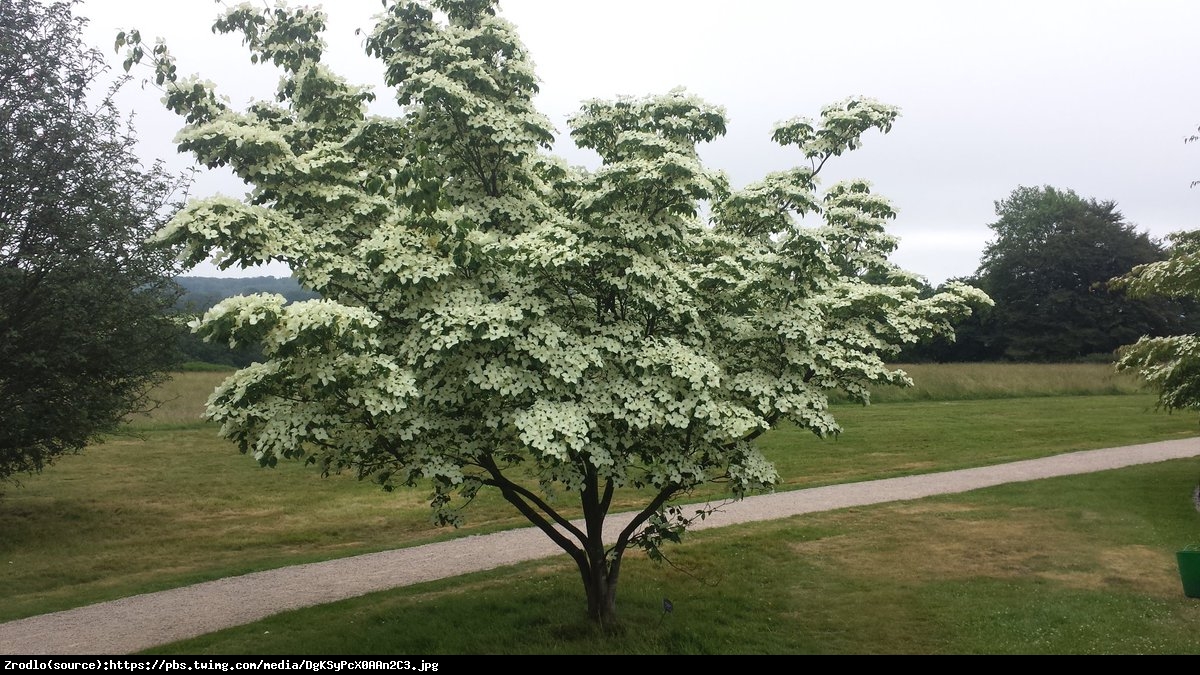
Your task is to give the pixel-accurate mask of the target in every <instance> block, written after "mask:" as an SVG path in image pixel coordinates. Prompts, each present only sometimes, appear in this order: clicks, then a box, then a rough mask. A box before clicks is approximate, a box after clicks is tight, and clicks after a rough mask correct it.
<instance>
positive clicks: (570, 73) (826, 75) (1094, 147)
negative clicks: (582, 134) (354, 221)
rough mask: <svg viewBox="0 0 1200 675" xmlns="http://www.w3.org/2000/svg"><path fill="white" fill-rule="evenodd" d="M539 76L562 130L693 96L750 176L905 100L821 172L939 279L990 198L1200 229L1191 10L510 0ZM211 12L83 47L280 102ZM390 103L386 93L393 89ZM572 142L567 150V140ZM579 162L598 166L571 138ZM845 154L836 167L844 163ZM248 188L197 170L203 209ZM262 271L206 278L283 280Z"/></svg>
mask: <svg viewBox="0 0 1200 675" xmlns="http://www.w3.org/2000/svg"><path fill="white" fill-rule="evenodd" d="M380 8H381V5H380V3H379V1H378V0H341V1H340V2H337V3H327V4H326V11H327V13H328V14H329V15H330V20H329V30H328V31H327V33H326V36H325V38H326V41H327V42H328V43H329V49H328V52H327V60H328V61H329V63H330V64H331V65H332V66H333V67H334V68H335V70H337V71H338V72H340V73H342V74H344V75H346V76H347V77H348V78H349V79H351V80H352V81H358V82H361V83H364V84H373V83H381V82H382V80H381V77H380V72H381V67H380V66H379V65H378V64H377V62H374V61H372V60H369V59H367V57H366V56H365V55H363V53H362V46H361V44H362V43H361V41H362V36H357V35H355V33H354V31H355V29H356V28H362V29H364V30H366V29H369V28H370V26H371V25H372V24H373V22H372V21H371V17H372V16H373V15H374V14H376V13H377V12H378V11H379V10H380ZM500 8H501V12H502V15H503V16H505V17H506V18H507V19H509V20H510V21H512V22H513V23H515V24H516V25H517V26H518V29H519V31H520V34H521V37H522V39H523V40H524V41H525V44H526V45H527V46H528V47H529V50H530V52H531V54H532V56H533V59H534V61H535V63H536V64H537V66H538V72H539V74H540V76H541V78H542V80H543V84H542V93H541V95H540V97H539V99H538V105H539V107H540V109H541V110H542V111H543V112H544V113H546V114H547V115H549V116H550V119H551V120H553V121H554V122H555V124H556V125H558V127H559V130H560V131H562V132H565V131H566V125H565V123H564V121H565V119H566V117H567V116H569V115H570V114H572V113H573V112H574V111H575V110H576V109H578V107H579V104H580V102H582V101H584V100H586V99H589V98H609V97H613V96H616V95H622V94H627V95H635V96H642V95H647V94H657V93H664V92H666V91H668V90H670V89H671V88H674V87H677V86H682V87H685V88H686V89H688V90H689V91H690V92H692V93H694V94H698V95H700V96H701V97H703V98H705V99H706V100H708V101H709V102H710V103H714V104H718V105H722V106H724V107H725V108H726V110H727V112H728V119H729V132H728V134H727V135H726V136H725V137H724V138H722V139H720V140H718V141H717V142H715V143H712V144H710V145H707V146H704V147H703V148H702V149H701V153H702V155H703V157H704V158H705V160H706V161H707V162H708V163H709V164H710V165H711V166H713V167H715V168H721V169H724V170H726V171H728V172H729V174H730V175H731V176H732V178H733V180H734V182H735V183H736V184H737V185H743V184H745V183H748V182H751V181H753V180H756V179H757V178H758V177H760V176H761V175H763V174H764V173H766V172H768V171H773V170H778V169H781V168H786V167H788V166H792V165H794V164H797V163H800V162H802V160H803V158H802V157H800V156H799V154H798V152H796V151H788V150H785V149H782V148H779V147H778V146H775V145H774V144H773V143H771V141H770V133H771V126H772V124H774V123H775V122H777V121H781V120H784V119H788V118H790V117H794V116H797V115H804V116H810V117H814V118H815V117H816V116H817V115H818V114H819V112H820V109H821V107H823V106H824V105H827V104H829V103H833V102H836V101H839V100H841V99H844V98H846V97H848V96H857V95H862V96H869V97H872V98H876V99H879V100H881V101H883V102H885V103H889V104H892V105H896V106H899V107H900V108H901V111H902V112H901V117H900V119H899V120H898V121H897V123H896V125H895V127H894V128H893V130H892V132H891V133H890V134H887V135H880V134H878V133H871V134H869V135H868V136H867V137H866V139H865V144H864V147H863V148H861V149H859V150H857V151H855V152H853V153H850V154H848V155H845V156H843V157H841V158H838V159H836V160H831V163H830V166H828V167H827V169H826V173H824V174H823V177H824V178H823V180H824V183H825V184H826V185H829V184H831V183H832V182H833V181H834V180H837V179H841V178H858V177H862V178H866V179H868V180H870V181H871V182H872V183H873V184H874V186H875V189H876V191H877V192H879V193H880V194H882V195H884V196H886V197H888V198H889V199H891V200H892V201H893V203H894V204H895V206H896V207H897V208H898V210H899V212H900V216H899V218H898V219H897V220H896V221H895V223H894V224H893V226H892V231H893V232H894V233H895V234H897V235H898V236H899V237H900V249H899V251H898V252H897V253H896V255H895V257H894V259H895V261H896V262H897V263H899V264H900V265H901V266H903V267H905V268H906V269H909V270H911V271H913V272H916V273H917V274H920V275H922V276H924V277H926V279H927V280H928V281H929V282H930V283H933V284H937V283H940V282H942V281H944V280H945V279H947V278H950V277H957V276H965V275H968V274H971V273H973V272H974V271H975V269H976V267H977V266H978V263H979V255H980V253H981V252H982V250H983V247H984V245H985V244H986V242H987V241H988V239H989V238H990V236H991V230H989V229H988V227H987V225H988V223H990V222H992V221H993V220H994V219H995V210H994V204H995V201H996V200H999V199H1002V198H1004V197H1006V196H1007V195H1008V194H1009V193H1010V192H1011V191H1012V190H1013V189H1014V188H1016V187H1017V186H1019V185H1028V186H1037V185H1052V186H1054V187H1057V188H1061V189H1072V190H1075V191H1076V192H1077V193H1079V194H1080V195H1081V196H1083V197H1085V198H1086V197H1094V198H1096V199H1100V200H1112V201H1115V202H1117V204H1118V208H1119V209H1120V210H1121V212H1122V213H1123V214H1124V215H1125V217H1126V219H1127V221H1128V222H1131V223H1133V224H1135V225H1136V226H1137V227H1138V228H1139V229H1140V230H1143V231H1147V232H1149V233H1150V234H1151V235H1152V236H1156V237H1159V236H1163V235H1166V234H1167V233H1169V232H1172V231H1175V230H1180V229H1192V228H1196V227H1200V218H1198V214H1200V187H1197V188H1196V189H1194V190H1193V189H1191V188H1189V184H1190V182H1191V181H1192V180H1194V179H1200V144H1196V145H1185V144H1184V142H1183V139H1184V137H1185V136H1187V135H1189V134H1190V133H1192V132H1193V131H1194V130H1195V129H1196V127H1197V126H1198V125H1200V88H1197V87H1195V86H1194V84H1191V82H1192V80H1191V78H1192V76H1194V71H1192V69H1193V68H1195V67H1196V64H1197V63H1200V59H1198V58H1197V57H1198V56H1200V39H1198V38H1197V35H1196V26H1197V25H1200V2H1195V0H1121V1H1116V0H973V1H970V2H963V1H952V0H892V1H885V0H838V1H836V2H833V1H829V0H826V1H825V2H811V1H809V0H501V2H500ZM220 11H222V7H221V6H220V5H219V4H215V3H214V2H213V0H170V1H167V0H84V2H83V3H82V4H81V5H80V6H79V8H78V9H77V15H78V16H81V17H85V18H87V19H88V20H89V25H88V27H87V30H86V31H85V39H87V40H88V41H89V43H91V44H92V45H93V46H96V47H99V48H100V49H101V50H102V51H104V52H105V53H106V54H110V55H111V58H112V63H113V64H114V67H115V68H116V69H117V70H118V71H119V63H120V57H119V56H118V55H117V54H116V53H114V52H113V49H112V44H113V38H114V37H115V35H116V33H117V31H119V30H122V29H128V28H138V29H140V30H141V31H142V35H143V38H144V39H145V40H147V41H150V42H152V41H153V39H154V38H155V37H163V38H165V39H166V40H167V43H168V45H169V46H170V47H171V50H172V52H173V53H175V55H176V57H177V59H178V61H177V66H178V68H179V70H180V72H181V74H192V73H195V74H198V75H200V76H201V77H203V78H205V79H209V80H212V81H213V82H215V83H217V85H218V92H219V93H223V94H225V95H227V96H229V97H230V98H231V99H232V100H233V101H234V102H235V103H237V104H244V103H245V102H246V101H248V100H249V99H251V98H269V97H271V96H272V95H273V93H274V89H275V85H276V83H277V81H278V73H277V72H275V71H273V70H272V69H271V68H269V67H266V66H253V65H251V64H250V62H249V58H248V55H247V53H246V52H245V50H244V49H243V48H242V47H241V46H240V43H239V41H238V39H237V38H236V37H233V36H219V35H213V34H212V32H211V30H210V27H211V24H212V20H213V19H214V18H215V17H216V16H217V14H218V13H219V12H220ZM378 91H379V93H380V98H381V99H383V100H384V102H385V103H384V105H386V102H387V101H388V100H389V99H390V97H389V96H388V95H387V92H386V91H385V90H384V89H383V87H382V84H379V90H378ZM121 100H122V105H123V106H125V107H126V108H127V110H130V111H135V113H136V115H137V120H138V129H139V131H138V133H139V138H140V139H141V141H142V145H143V147H144V149H145V153H146V154H147V157H148V158H164V159H168V160H169V161H171V162H172V164H173V165H175V166H179V167H182V166H187V165H188V163H187V160H186V159H185V158H179V157H177V156H176V155H175V151H174V145H173V144H172V143H171V138H172V137H173V136H174V133H175V132H176V131H177V130H178V129H179V127H180V126H181V122H180V120H179V119H178V118H175V117H174V116H173V115H171V114H169V113H166V112H165V111H163V110H162V108H161V105H160V104H159V103H158V92H157V91H155V90H153V89H152V88H150V89H146V90H141V89H140V88H139V87H138V86H137V85H136V84H135V85H133V86H131V87H129V88H128V90H127V91H126V92H125V94H124V96H123V98H122V99H121ZM567 144H568V145H569V141H568V142H567ZM558 151H559V152H560V153H561V154H563V155H564V156H566V157H567V158H568V159H569V160H570V161H572V162H573V163H585V162H590V158H589V157H588V156H587V155H585V154H582V153H580V152H578V151H576V150H574V148H571V147H564V144H562V143H560V147H559V148H558ZM835 162H836V163H835ZM214 192H223V193H226V194H232V195H235V196H240V195H241V194H242V192H243V189H242V187H241V185H240V183H238V182H237V181H234V180H233V179H231V178H230V177H229V176H228V174H214V175H209V176H205V177H203V178H202V179H201V180H200V181H199V183H198V184H197V187H196V190H195V191H194V193H193V194H194V195H195V196H206V195H208V194H211V193H214ZM286 273H287V270H286V269H281V268H267V269H255V270H249V271H242V272H236V273H235V272H224V273H221V272H217V271H216V270H215V268H212V267H211V266H207V265H206V266H201V267H198V268H196V269H195V270H194V271H193V272H192V274H201V275H216V274H224V275H234V274H238V275H245V274H286Z"/></svg>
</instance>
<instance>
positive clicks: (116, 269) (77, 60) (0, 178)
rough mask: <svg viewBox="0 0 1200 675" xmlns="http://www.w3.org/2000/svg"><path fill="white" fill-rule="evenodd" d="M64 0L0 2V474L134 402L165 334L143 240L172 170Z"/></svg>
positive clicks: (25, 468)
mask: <svg viewBox="0 0 1200 675" xmlns="http://www.w3.org/2000/svg"><path fill="white" fill-rule="evenodd" d="M73 5H74V3H69V2H57V3H43V2H38V1H37V0H5V1H4V2H2V3H0V363H2V364H3V367H2V368H0V416H2V418H0V419H2V421H3V424H0V480H4V479H10V480H14V479H15V476H18V475H20V474H23V473H32V472H37V471H40V470H41V469H42V468H43V467H45V466H46V465H47V464H48V463H50V462H52V461H53V459H54V458H55V457H57V456H59V455H62V454H64V453H71V452H76V451H78V450H80V449H82V448H83V447H84V446H85V445H87V444H88V443H90V442H92V441H94V440H96V439H97V438H99V437H100V436H102V435H103V434H105V433H107V432H110V431H112V430H114V429H115V428H117V427H118V426H119V425H120V423H121V421H122V419H123V418H124V417H125V416H126V415H127V414H128V413H129V412H131V411H133V410H135V409H139V408H140V407H142V406H144V405H145V404H146V403H147V400H148V399H147V394H148V391H149V388H150V387H151V385H153V384H154V383H156V382H157V381H158V380H159V379H160V377H161V376H162V373H163V371H164V370H165V369H166V368H168V367H169V366H170V365H171V364H173V363H174V354H175V352H174V345H175V340H176V336H177V335H178V332H179V329H178V327H177V326H175V325H174V324H173V323H172V322H171V320H170V319H169V317H168V316H167V312H166V310H167V309H168V308H169V307H170V306H171V303H172V302H173V300H174V298H175V292H176V291H175V288H174V286H173V284H172V283H171V280H170V279H171V276H173V274H174V272H175V271H176V265H175V261H174V254H173V252H172V251H170V250H168V249H165V248H149V247H147V245H146V244H145V241H146V239H147V238H148V237H149V236H150V235H151V234H153V233H154V232H156V231H157V230H158V229H160V228H161V227H162V225H163V223H164V222H166V216H167V215H168V212H169V210H170V209H169V206H170V202H171V201H172V199H173V196H174V197H175V198H178V197H180V196H181V195H180V194H179V193H178V192H177V190H179V189H180V188H182V187H183V182H182V181H181V180H180V179H179V178H177V177H176V178H173V177H171V176H169V175H168V174H166V173H165V172H164V171H162V170H161V168H160V167H158V166H155V167H151V168H143V167H142V166H141V164H140V162H139V160H138V156H137V154H136V152H135V148H134V145H135V139H134V138H133V136H132V135H131V133H130V132H129V130H128V128H127V126H126V124H125V120H124V119H123V118H122V117H121V116H120V115H119V114H118V112H117V110H116V108H115V106H114V105H113V103H112V99H111V95H112V93H113V92H114V91H115V86H116V83H112V84H110V85H109V86H108V88H103V87H102V85H103V82H102V79H101V78H102V75H103V73H104V70H105V69H104V66H103V63H104V61H103V57H102V55H100V53H99V52H96V51H95V50H92V49H88V48H86V47H85V46H84V45H83V43H82V41H81V39H80V28H81V25H82V22H81V20H80V19H78V18H76V17H74V16H73V15H72V8H73ZM97 88H99V91H96V89H97ZM93 95H95V96H93ZM93 98H99V102H98V103H96V102H93V101H92V99H93Z"/></svg>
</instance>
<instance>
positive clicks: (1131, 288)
mask: <svg viewBox="0 0 1200 675" xmlns="http://www.w3.org/2000/svg"><path fill="white" fill-rule="evenodd" d="M1169 239H1170V242H1171V248H1170V256H1169V257H1168V258H1167V259H1166V260H1159V261H1155V262H1152V263H1147V264H1144V265H1138V266H1137V267H1135V268H1133V269H1132V270H1131V271H1129V272H1128V273H1126V274H1124V275H1122V276H1120V277H1118V278H1116V279H1114V280H1113V285H1114V286H1116V287H1119V288H1122V289H1125V290H1126V291H1127V292H1128V293H1129V294H1130V295H1131V296H1134V297H1166V298H1180V299H1188V300H1193V301H1195V300H1200V230H1191V231H1185V232H1176V233H1174V234H1172V235H1171V236H1170V237H1169ZM1117 368H1118V369H1119V370H1133V371H1136V372H1138V373H1140V374H1141V376H1142V377H1143V378H1145V379H1146V381H1147V382H1148V383H1149V384H1150V385H1151V386H1152V387H1154V388H1155V389H1156V390H1157V391H1158V394H1159V404H1160V405H1161V406H1162V407H1163V408H1165V409H1167V410H1175V409H1191V410H1197V409H1200V338H1198V337H1197V335H1196V333H1187V334H1182V335H1169V336H1161V337H1152V336H1143V337H1141V338H1140V339H1139V340H1138V341H1137V342H1135V343H1133V344H1128V345H1125V346H1123V347H1121V349H1120V351H1119V358H1118V360H1117Z"/></svg>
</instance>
